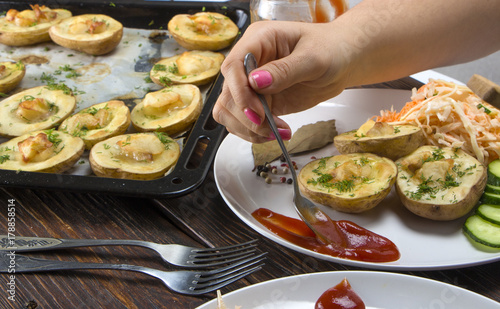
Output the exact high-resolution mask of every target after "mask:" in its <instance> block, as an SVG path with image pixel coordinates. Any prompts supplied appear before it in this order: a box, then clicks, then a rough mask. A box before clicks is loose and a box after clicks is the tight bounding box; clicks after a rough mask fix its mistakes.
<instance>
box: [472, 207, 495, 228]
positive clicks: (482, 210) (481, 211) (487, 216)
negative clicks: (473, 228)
mask: <svg viewBox="0 0 500 309" xmlns="http://www.w3.org/2000/svg"><path fill="white" fill-rule="evenodd" d="M476 214H477V215H478V216H480V217H481V218H483V219H484V220H487V221H490V222H491V223H494V224H497V225H500V205H488V204H482V205H479V207H478V208H477V210H476Z"/></svg>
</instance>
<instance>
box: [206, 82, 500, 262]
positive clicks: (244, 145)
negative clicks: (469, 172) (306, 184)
mask: <svg viewBox="0 0 500 309" xmlns="http://www.w3.org/2000/svg"><path fill="white" fill-rule="evenodd" d="M410 95H411V92H410V91H406V90H393V89H352V90H346V91H344V92H343V93H342V94H341V95H339V96H337V97H336V98H333V99H331V100H329V101H327V102H324V103H321V104H319V105H318V106H316V107H314V108H312V109H309V110H307V111H304V112H301V113H297V114H292V115H287V116H284V117H283V119H285V120H286V121H287V122H288V124H289V125H290V126H291V127H292V130H294V131H295V130H296V129H297V128H299V127H300V126H302V125H306V124H310V123H314V122H316V121H319V120H330V119H336V126H337V130H338V132H345V131H348V130H352V129H356V128H358V127H359V126H360V125H361V124H363V123H364V122H365V121H366V120H367V119H368V118H370V117H372V116H374V115H379V114H380V110H382V109H390V108H391V106H394V108H395V109H396V110H399V109H401V108H402V106H403V105H404V104H405V103H406V102H407V101H409V100H410ZM335 154H338V152H337V150H336V149H335V147H334V146H333V144H331V145H329V146H327V147H325V148H323V149H321V150H319V151H314V152H312V153H310V154H306V155H301V156H294V157H293V158H292V160H294V161H296V162H297V164H298V166H299V168H300V167H301V166H304V165H305V164H306V163H307V162H309V161H311V156H312V155H314V156H316V157H317V158H320V157H324V156H330V155H335ZM278 163H279V161H278ZM252 169H253V157H252V152H251V144H250V143H248V142H246V141H244V140H242V139H240V138H238V137H236V136H234V135H228V136H227V137H226V138H225V139H224V141H223V142H222V144H221V146H220V148H219V150H218V153H217V156H216V158H215V165H214V170H215V180H216V183H217V186H218V188H219V191H220V192H221V194H222V197H223V198H224V200H225V201H226V203H227V204H228V205H229V207H230V208H231V210H232V211H233V212H234V213H235V214H236V215H237V216H238V217H239V218H240V219H241V220H243V221H244V222H245V223H246V224H248V225H249V226H250V227H251V228H252V229H254V230H255V231H257V232H258V233H260V234H261V235H263V236H265V237H267V238H269V239H271V240H273V241H275V242H277V243H279V244H281V245H283V246H286V247H288V248H290V249H293V250H295V251H298V252H301V253H304V254H307V255H310V256H314V257H317V258H320V259H324V260H328V261H332V262H337V263H342V264H346V265H353V266H362V267H366V268H371V269H393V270H417V269H418V270H426V269H446V268H459V267H464V266H472V265H477V264H483V263H489V262H492V261H497V260H500V251H496V252H484V251H480V250H478V249H476V248H475V247H473V246H472V244H471V243H470V242H469V241H468V239H466V237H465V236H464V235H463V233H462V225H463V222H464V220H465V218H462V219H458V220H454V221H449V222H434V221H431V220H427V219H423V218H420V217H417V216H416V215H414V214H412V213H410V212H409V211H407V210H406V209H405V208H404V206H403V205H402V204H401V202H400V201H399V198H398V197H397V194H396V192H395V190H393V191H392V192H391V193H390V194H389V196H388V197H387V198H386V199H385V200H384V201H383V202H382V203H381V204H379V205H378V206H377V207H375V208H374V209H372V210H370V211H368V212H365V213H362V214H354V215H350V214H345V213H341V212H336V211H334V210H332V209H330V208H326V207H322V209H323V210H324V211H325V212H326V213H327V214H328V215H329V216H330V217H331V218H332V219H334V220H340V219H344V220H350V221H353V222H355V223H357V224H359V225H361V226H362V227H364V228H367V229H369V230H371V231H373V232H375V233H378V234H381V235H383V236H385V237H387V238H389V239H390V240H392V241H393V242H394V243H395V244H396V245H397V246H398V248H399V250H400V252H401V258H400V259H399V260H398V261H395V262H390V263H367V262H359V261H351V260H347V259H341V258H335V257H331V256H328V255H323V254H319V253H316V252H313V251H310V250H307V249H304V248H302V247H299V246H296V245H294V244H292V243H289V242H288V241H285V240H283V239H282V238H280V237H278V236H276V235H275V234H273V233H271V232H270V231H269V230H268V229H267V228H265V227H264V226H263V225H261V224H260V223H259V222H258V221H257V220H255V219H254V218H253V217H252V212H253V211H255V210H256V209H258V208H268V209H270V210H272V211H274V212H277V213H280V214H283V215H286V216H290V217H294V218H298V215H297V214H296V213H295V210H294V207H293V204H292V195H293V188H292V186H290V185H287V184H281V183H279V181H275V182H274V183H273V184H271V185H268V184H266V183H265V182H264V180H263V179H262V178H259V177H257V176H256V175H255V173H254V172H252Z"/></svg>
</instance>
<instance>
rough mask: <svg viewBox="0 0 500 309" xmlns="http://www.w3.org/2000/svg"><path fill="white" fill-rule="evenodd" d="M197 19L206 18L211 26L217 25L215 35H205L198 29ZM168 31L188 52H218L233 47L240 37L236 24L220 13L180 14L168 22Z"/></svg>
mask: <svg viewBox="0 0 500 309" xmlns="http://www.w3.org/2000/svg"><path fill="white" fill-rule="evenodd" d="M197 18H205V19H208V20H209V21H210V23H209V24H215V26H216V27H217V29H215V30H214V31H213V33H204V32H203V31H200V30H199V29H197V27H196V23H195V21H196V20H197ZM167 27H168V31H169V32H170V34H171V35H172V37H173V38H174V39H175V40H176V41H177V43H179V45H181V46H182V47H184V48H186V49H188V50H211V51H217V50H221V49H224V48H226V47H228V46H229V45H231V44H232V43H233V41H234V39H235V38H236V36H237V35H238V32H239V28H238V26H236V24H235V23H234V22H233V21H232V20H231V19H229V18H228V17H227V16H224V15H222V14H219V13H213V12H199V13H196V14H194V15H188V14H178V15H176V16H174V17H173V18H172V19H171V20H170V21H169V22H168V26H167Z"/></svg>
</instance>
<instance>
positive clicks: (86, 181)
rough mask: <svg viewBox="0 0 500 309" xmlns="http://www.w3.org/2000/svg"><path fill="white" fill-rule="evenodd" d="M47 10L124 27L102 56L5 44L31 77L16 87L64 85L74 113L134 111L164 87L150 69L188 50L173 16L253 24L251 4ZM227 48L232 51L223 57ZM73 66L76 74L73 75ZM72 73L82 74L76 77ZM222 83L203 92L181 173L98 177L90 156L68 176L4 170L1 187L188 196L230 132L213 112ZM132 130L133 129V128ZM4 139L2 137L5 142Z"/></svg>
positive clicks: (6, 56) (120, 4) (5, 52)
mask: <svg viewBox="0 0 500 309" xmlns="http://www.w3.org/2000/svg"><path fill="white" fill-rule="evenodd" d="M46 5H47V6H49V7H51V8H67V9H69V10H71V11H72V12H73V15H79V14H83V13H96V14H97V13H99V14H107V15H109V16H111V17H113V18H115V19H116V20H118V21H120V22H122V24H123V25H124V27H125V28H124V34H123V38H122V40H121V42H120V44H119V45H118V47H117V48H116V49H115V50H114V51H113V52H111V53H110V54H107V55H103V56H91V55H86V54H83V53H80V52H77V51H73V50H70V49H66V48H64V47H61V46H58V45H56V44H54V43H52V42H48V43H42V44H38V45H35V46H29V47H9V46H4V45H0V54H1V55H2V61H8V60H13V61H19V60H22V61H23V62H24V63H25V64H26V76H25V77H24V79H23V81H22V83H21V85H20V86H19V87H18V89H21V90H22V89H28V88H32V87H36V86H40V85H46V84H47V83H49V82H50V83H54V82H55V83H58V82H62V83H64V84H66V85H67V86H69V87H70V88H71V89H73V91H74V93H75V95H76V98H77V108H76V111H78V110H81V109H84V108H86V107H89V106H90V105H93V104H97V103H101V102H106V101H109V100H113V99H117V100H122V101H124V102H125V103H126V104H127V105H128V106H129V107H130V108H131V109H132V108H133V107H134V106H135V104H137V103H138V102H139V101H140V100H141V98H143V97H144V95H145V94H146V93H148V92H150V91H156V90H159V89H161V87H160V86H158V85H156V84H154V83H152V82H150V81H148V77H149V71H150V70H151V68H152V66H153V65H154V63H155V62H156V61H158V60H159V59H161V58H164V57H170V56H173V55H176V54H178V53H181V52H183V51H185V49H184V48H182V47H181V46H180V45H178V44H177V42H175V40H174V39H173V38H171V37H170V36H169V35H168V31H167V30H166V28H167V27H166V24H167V23H168V21H169V20H170V18H171V17H172V16H174V15H175V14H180V13H189V14H193V13H196V12H200V11H203V10H206V11H215V12H219V13H224V14H226V15H227V16H229V17H230V18H231V19H232V20H233V21H234V22H235V23H236V24H237V25H238V26H239V28H240V29H242V30H244V28H245V27H246V26H247V24H248V15H247V14H246V9H245V6H242V7H237V6H234V5H231V4H230V3H204V2H188V3H182V2H176V3H170V2H162V3H151V2H139V1H133V2H127V1H116V2H114V3H113V5H109V4H108V5H107V6H103V5H102V4H100V5H99V4H93V3H91V2H88V1H87V2H85V6H84V8H81V7H80V8H77V7H72V6H71V5H70V4H68V5H57V4H52V5H51V4H50V3H46ZM134 6H135V8H134ZM27 7H28V5H27V4H24V5H23V4H21V3H20V2H16V3H15V4H14V3H12V4H7V3H5V2H2V3H0V10H4V11H6V10H8V9H9V8H17V9H18V10H21V9H25V8H27ZM131 13H135V16H136V18H134V17H133V16H129V15H130V14H131ZM146 17H147V18H146ZM146 21H147V22H146ZM227 51H228V49H227V50H223V51H220V52H222V53H227ZM68 68H70V69H71V70H69V71H68ZM65 70H66V71H65ZM73 70H74V71H73ZM72 72H76V73H78V74H77V76H76V77H75V76H74V75H73V74H72ZM221 86H222V76H219V77H218V79H217V80H216V81H215V82H214V83H212V84H210V85H206V86H201V87H200V90H201V92H202V95H203V102H204V108H203V111H202V114H201V115H200V118H199V120H198V121H197V123H196V124H195V125H194V127H193V128H192V129H191V130H190V131H189V132H186V134H184V135H183V136H180V137H179V138H180V141H181V142H182V143H183V144H184V145H183V148H184V149H183V151H182V154H181V157H180V159H179V162H178V163H177V165H176V167H175V169H174V170H173V171H171V172H170V173H169V174H168V175H167V176H165V177H162V178H160V179H157V180H151V181H139V180H122V179H112V178H102V177H96V176H95V175H93V173H92V170H91V169H90V165H89V163H88V151H86V152H85V154H84V155H83V156H82V158H81V159H80V160H79V162H78V163H77V164H75V166H74V167H73V168H72V169H71V170H69V171H68V172H66V173H64V174H57V175H56V174H45V173H33V172H15V171H6V170H2V171H1V173H0V186H17V187H31V188H47V189H58V190H72V191H84V192H107V193H116V194H120V195H133V196H137V195H138V196H150V197H161V196H174V195H181V194H185V193H187V192H189V191H191V190H193V189H194V188H196V187H197V186H198V185H199V184H200V183H201V182H202V181H203V180H204V178H205V176H206V173H207V172H208V169H209V167H210V165H211V163H212V160H213V157H214V156H215V152H216V150H217V147H218V145H219V144H220V142H221V140H222V138H223V136H224V134H225V131H224V128H223V127H221V126H220V125H218V124H216V123H215V122H214V121H213V119H212V118H211V109H212V106H213V104H214V103H215V100H216V98H217V95H218V93H219V92H220V88H221ZM129 131H130V132H134V130H133V128H132V126H131V127H130V129H129ZM6 140H7V139H6V138H0V142H4V141H6Z"/></svg>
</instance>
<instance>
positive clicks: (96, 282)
mask: <svg viewBox="0 0 500 309" xmlns="http://www.w3.org/2000/svg"><path fill="white" fill-rule="evenodd" d="M9 199H15V202H14V204H15V209H16V210H15V219H16V221H15V232H14V234H15V235H18V236H42V237H58V238H105V239H111V238H124V239H141V240H149V241H154V242H159V243H182V244H186V245H192V246H198V247H199V246H202V244H200V243H198V242H197V241H196V240H194V239H193V238H191V237H189V236H188V235H186V234H184V233H183V232H182V231H179V230H178V229H177V227H176V226H175V225H173V224H172V223H171V222H170V221H169V220H168V219H167V218H166V217H165V216H164V215H163V214H162V213H161V212H159V211H158V209H157V208H156V207H155V206H154V205H153V204H152V203H151V201H150V200H148V199H139V198H125V197H116V196H107V195H87V194H74V193H67V192H49V191H42V190H25V189H8V190H7V189H0V201H1V204H2V205H3V206H4V207H2V209H4V211H2V212H1V214H0V231H2V233H4V234H5V233H6V232H7V223H8V219H7V216H8V215H7V210H6V209H7V207H6V205H7V203H8V200H9ZM30 255H31V256H36V257H44V258H51V259H61V260H77V261H82V262H106V263H108V262H109V263H126V264H137V265H144V266H149V267H153V268H158V269H163V270H175V269H176V268H175V267H172V266H169V265H166V264H165V263H163V261H162V260H161V258H160V257H159V256H158V255H156V253H154V252H153V251H151V250H149V249H145V248H140V247H119V246H116V247H107V248H103V247H93V248H78V249H68V250H59V251H52V252H50V253H49V252H46V253H32V254H30ZM1 277H2V278H3V279H2V282H4V283H6V282H8V280H7V279H8V275H6V274H2V275H1ZM15 283H16V296H15V301H10V300H9V299H8V295H7V292H4V291H5V289H2V292H4V295H0V307H1V308H22V307H23V306H24V304H25V303H28V302H29V301H33V302H34V303H36V304H38V305H39V306H40V307H39V308H80V307H81V308H164V307H165V304H178V305H179V308H181V307H182V308H192V307H194V304H196V305H198V304H201V303H204V302H205V301H206V300H208V299H209V298H210V296H207V297H205V298H199V297H184V296H181V295H179V294H176V293H173V292H170V291H169V290H168V289H167V288H166V287H165V286H163V284H162V283H161V281H159V280H157V279H154V278H152V277H148V276H146V275H143V274H139V273H132V272H123V271H122V272H120V271H61V272H51V273H38V274H16V278H15Z"/></svg>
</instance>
